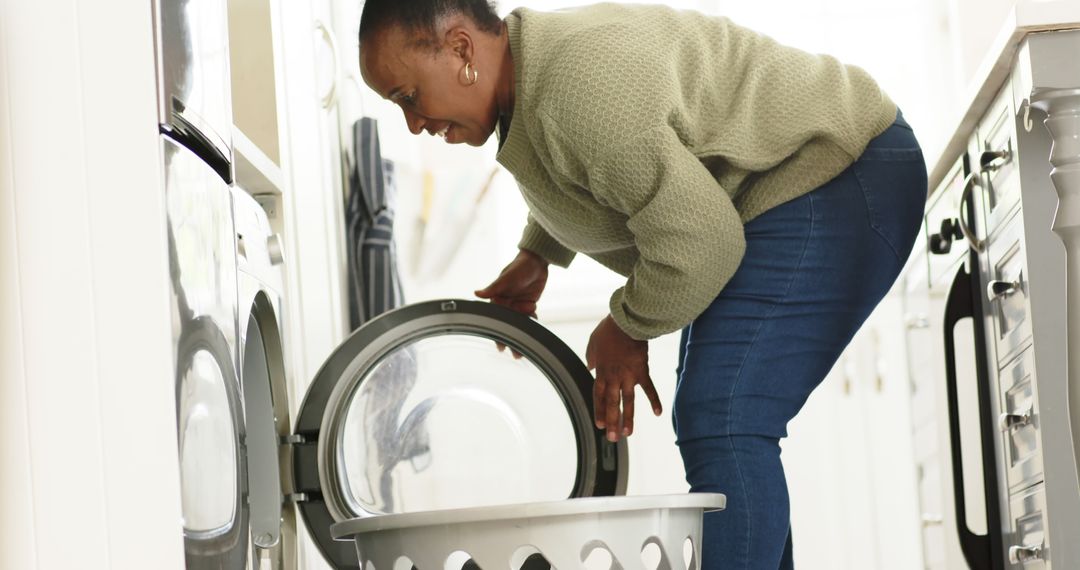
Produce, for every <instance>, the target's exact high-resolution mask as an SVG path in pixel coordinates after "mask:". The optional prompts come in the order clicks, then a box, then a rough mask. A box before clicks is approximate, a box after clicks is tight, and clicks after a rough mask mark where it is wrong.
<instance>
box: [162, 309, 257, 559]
mask: <svg viewBox="0 0 1080 570" xmlns="http://www.w3.org/2000/svg"><path fill="white" fill-rule="evenodd" d="M176 403H177V410H176V411H177V437H178V442H177V443H178V445H179V451H180V500H181V508H182V510H181V512H182V515H183V526H184V551H185V558H186V561H187V563H186V567H187V568H188V569H190V570H202V569H210V568H213V569H219V568H243V567H244V565H245V561H246V552H245V548H244V546H245V545H244V537H245V535H246V534H247V532H248V509H247V507H246V505H245V500H246V496H245V495H246V488H247V486H246V484H245V481H244V479H245V476H246V473H245V470H244V464H243V461H242V459H241V454H242V452H243V444H242V443H241V442H242V441H243V440H244V435H245V433H244V424H243V420H242V419H241V417H240V406H241V404H240V396H239V386H238V384H237V377H236V373H235V369H234V368H233V365H232V353H231V350H230V347H229V343H228V341H226V340H225V336H224V335H223V334H222V333H221V330H220V329H218V327H217V325H216V324H215V323H214V320H213V319H211V318H210V317H208V316H206V315H203V316H200V317H197V318H194V319H191V320H186V321H184V322H183V324H182V325H181V334H180V338H179V340H178V343H177V368H176Z"/></svg>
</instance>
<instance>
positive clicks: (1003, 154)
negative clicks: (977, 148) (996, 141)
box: [979, 149, 1012, 172]
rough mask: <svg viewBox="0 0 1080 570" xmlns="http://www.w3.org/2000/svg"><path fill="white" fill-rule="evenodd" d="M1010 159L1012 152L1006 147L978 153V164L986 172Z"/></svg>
mask: <svg viewBox="0 0 1080 570" xmlns="http://www.w3.org/2000/svg"><path fill="white" fill-rule="evenodd" d="M1011 161H1012V153H1011V152H1009V150H1008V149H1002V150H988V151H986V152H983V153H982V154H981V155H979V165H980V166H982V169H983V170H984V171H986V172H993V171H994V170H997V169H999V168H1001V167H1002V166H1005V165H1006V164H1008V163H1009V162H1011Z"/></svg>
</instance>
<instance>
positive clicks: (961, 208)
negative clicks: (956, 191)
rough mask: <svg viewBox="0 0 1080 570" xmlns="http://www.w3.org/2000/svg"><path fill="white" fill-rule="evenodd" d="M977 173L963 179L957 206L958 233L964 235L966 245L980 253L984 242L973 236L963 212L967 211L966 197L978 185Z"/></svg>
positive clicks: (973, 232)
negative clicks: (962, 187) (962, 189)
mask: <svg viewBox="0 0 1080 570" xmlns="http://www.w3.org/2000/svg"><path fill="white" fill-rule="evenodd" d="M979 174H980V173H979V172H972V173H971V174H968V175H967V178H965V179H964V191H963V192H961V193H960V203H959V204H957V206H956V209H957V214H958V216H957V217H958V222H959V225H960V233H962V234H964V238H965V239H967V242H968V244H969V245H970V246H971V247H972V249H974V250H975V251H977V252H979V253H982V252H983V251H984V250H985V249H986V242H985V241H983V240H981V239H979V238H978V237H977V236H976V235H975V231H974V230H972V229H971V226H970V225H969V224H968V222H967V216H966V215H965V214H964V212H966V211H967V208H966V207H965V206H966V204H967V201H968V197H969V196H971V191H972V190H974V189H975V187H976V186H978V185H979Z"/></svg>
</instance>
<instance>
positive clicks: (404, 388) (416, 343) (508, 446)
mask: <svg viewBox="0 0 1080 570" xmlns="http://www.w3.org/2000/svg"><path fill="white" fill-rule="evenodd" d="M356 386H357V388H356V390H355V391H354V393H353V394H352V397H351V398H350V403H349V405H348V411H347V413H346V414H345V417H344V425H343V426H342V432H341V438H340V443H341V448H340V455H339V456H338V457H337V461H338V462H339V466H340V467H341V469H340V470H339V473H340V474H341V477H342V481H341V483H342V484H343V486H344V487H345V490H346V491H347V492H346V493H345V494H344V498H345V499H346V500H347V501H348V502H349V505H350V507H351V509H350V510H355V511H356V512H365V511H366V512H371V513H398V512H414V511H426V510H435V509H447V508H455V507H470V506H484V505H499V504H506V503H515V502H522V501H541V500H557V499H564V498H566V497H569V496H570V495H571V493H572V492H573V490H574V483H575V479H576V474H577V457H578V450H577V443H576V439H575V435H574V426H573V423H572V422H571V420H570V416H569V414H568V412H567V409H566V404H565V402H564V401H563V399H562V397H561V396H560V394H559V392H558V391H557V390H556V388H555V386H554V385H552V383H551V382H550V381H548V379H547V377H546V375H545V373H544V370H543V369H542V368H541V367H539V366H538V365H537V363H536V362H534V361H532V360H531V359H530V358H528V357H522V358H514V357H512V356H511V350H508V349H506V350H503V351H499V350H497V349H496V341H495V339H492V338H490V336H486V335H483V334H481V333H458V334H436V336H429V337H423V338H420V339H419V340H413V341H410V342H407V343H405V344H404V345H402V346H400V347H397V348H395V349H393V350H392V351H391V352H390V353H389V354H387V355H386V356H384V357H383V358H382V359H381V360H380V361H379V362H378V363H377V364H376V365H375V366H374V367H373V368H371V369H370V370H369V371H367V372H365V373H364V374H363V377H362V378H361V379H360V381H359V382H358V383H357V385H356Z"/></svg>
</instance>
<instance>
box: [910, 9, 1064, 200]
mask: <svg viewBox="0 0 1080 570" xmlns="http://www.w3.org/2000/svg"><path fill="white" fill-rule="evenodd" d="M1068 29H1080V0H1018V1H1017V2H1016V4H1014V5H1013V7H1012V9H1011V10H1010V11H1009V15H1008V17H1007V18H1006V19H1005V22H1004V24H1003V25H1002V27H1001V31H1000V32H998V35H997V36H996V37H995V39H994V42H993V43H992V44H991V46H990V49H989V50H987V54H986V57H985V58H984V59H983V61H982V63H981V64H980V65H979V69H978V71H977V72H976V73H975V75H974V78H973V79H972V81H971V82H970V83H969V84H968V88H967V91H966V93H965V95H964V98H963V99H962V104H961V105H960V106H959V107H958V108H957V110H958V112H957V113H956V114H955V115H954V116H955V117H956V118H955V120H953V121H950V124H951V125H952V128H950V129H949V130H947V131H945V132H947V133H950V134H949V135H948V137H949V139H948V142H947V143H946V144H944V145H941V146H938V147H937V148H943V149H944V150H943V151H942V152H941V154H939V155H938V156H936V157H933V158H932V160H933V162H932V163H931V164H932V166H931V167H930V180H929V182H930V189H931V192H932V191H933V189H935V188H937V186H938V185H939V184H940V183H941V181H942V180H943V179H944V178H945V176H946V175H947V174H948V173H949V169H950V168H951V167H952V166H953V164H955V162H956V160H957V159H958V158H959V157H960V156H961V155H962V154H963V153H964V151H965V150H966V147H967V141H968V137H969V136H970V134H971V133H972V132H973V131H974V129H975V125H976V123H977V122H978V121H979V119H980V118H981V117H982V116H983V114H984V113H985V112H986V110H987V108H988V107H989V105H990V104H991V103H992V102H993V99H994V96H995V95H996V94H997V93H998V91H999V90H1000V89H1001V86H1002V85H1003V84H1004V83H1005V80H1006V79H1007V78H1008V76H1009V73H1010V72H1011V71H1012V64H1013V59H1014V58H1015V56H1016V53H1017V51H1018V50H1019V49H1020V46H1021V44H1022V43H1023V41H1024V38H1025V37H1027V35H1028V34H1031V33H1035V32H1047V31H1054V30H1068ZM928 158H930V157H928Z"/></svg>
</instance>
